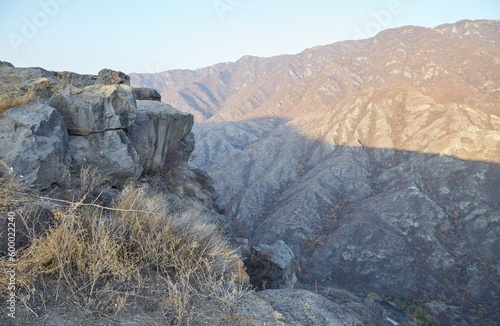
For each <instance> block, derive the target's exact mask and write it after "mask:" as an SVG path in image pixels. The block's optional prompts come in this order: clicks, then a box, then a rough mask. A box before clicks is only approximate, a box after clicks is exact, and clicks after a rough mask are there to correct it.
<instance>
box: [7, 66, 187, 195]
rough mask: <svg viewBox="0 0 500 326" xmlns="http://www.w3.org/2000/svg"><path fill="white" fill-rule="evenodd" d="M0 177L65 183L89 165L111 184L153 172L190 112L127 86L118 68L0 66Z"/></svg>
mask: <svg viewBox="0 0 500 326" xmlns="http://www.w3.org/2000/svg"><path fill="white" fill-rule="evenodd" d="M0 101H1V105H0V106H1V107H0V113H1V114H0V162H2V164H1V165H2V168H1V169H0V171H1V172H2V176H4V177H6V176H9V177H13V178H16V179H17V180H21V181H22V182H23V183H24V184H25V185H26V186H31V185H33V186H35V187H37V188H39V189H48V188H50V187H51V186H55V185H59V186H63V187H64V186H65V185H67V184H68V182H70V179H71V173H77V172H78V171H79V170H80V169H81V168H82V167H86V166H97V167H98V168H99V173H102V174H104V175H106V176H108V177H109V179H110V181H112V182H113V184H114V185H116V186H122V185H123V184H125V183H126V182H127V181H129V180H134V179H137V178H139V176H141V175H142V174H143V173H149V172H153V171H156V170H158V169H160V168H161V167H163V166H164V165H165V162H166V160H168V157H167V156H168V154H167V153H168V151H169V149H170V148H172V147H173V146H174V145H176V144H177V143H179V142H180V141H183V140H184V139H185V138H186V136H188V135H189V134H190V132H191V128H192V126H193V116H192V115H191V114H187V113H183V112H180V111H178V110H176V109H174V108H172V107H171V106H169V105H167V104H164V103H161V102H159V94H158V93H157V92H156V91H154V90H151V89H144V88H138V89H134V88H132V87H130V78H129V77H128V76H127V75H125V74H124V73H121V72H116V71H112V70H109V69H103V70H102V71H100V72H99V74H98V75H97V76H93V75H79V74H76V73H72V72H52V71H46V70H44V69H41V68H16V67H13V66H12V65H11V64H9V63H6V62H2V63H1V64H0Z"/></svg>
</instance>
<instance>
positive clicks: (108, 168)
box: [69, 130, 143, 187]
mask: <svg viewBox="0 0 500 326" xmlns="http://www.w3.org/2000/svg"><path fill="white" fill-rule="evenodd" d="M69 149H70V151H71V155H72V156H73V159H74V160H75V167H74V168H76V169H78V168H79V167H83V166H89V165H91V166H97V167H98V170H99V172H100V173H103V174H106V175H107V176H108V177H109V179H110V181H112V182H113V183H114V185H116V186H119V187H120V186H123V185H124V184H125V183H126V182H127V181H129V180H136V179H138V178H139V176H140V175H141V173H142V170H143V169H142V166H141V165H140V159H139V155H138V154H137V151H136V150H135V148H134V146H132V143H131V142H130V140H129V138H128V137H127V135H126V134H125V132H124V131H123V130H109V131H105V132H101V133H94V134H90V135H87V136H70V139H69Z"/></svg>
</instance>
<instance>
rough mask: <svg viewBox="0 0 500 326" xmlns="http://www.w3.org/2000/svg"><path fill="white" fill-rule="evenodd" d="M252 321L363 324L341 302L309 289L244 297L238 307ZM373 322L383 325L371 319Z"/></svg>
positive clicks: (258, 293) (292, 323)
mask: <svg viewBox="0 0 500 326" xmlns="http://www.w3.org/2000/svg"><path fill="white" fill-rule="evenodd" d="M238 312H239V313H240V314H241V315H242V316H245V317H247V318H248V319H249V320H250V321H251V323H252V325H255V326H258V325H259V326H260V325H280V326H281V325H290V326H291V325H297V326H299V325H327V326H340V325H342V326H344V325H345V326H347V325H352V326H354V325H362V323H361V322H360V321H359V320H358V319H357V318H356V317H354V316H352V315H351V314H349V313H348V312H346V311H345V310H344V309H343V308H342V307H340V306H339V305H338V304H335V303H333V302H332V301H330V300H328V299H326V298H324V297H322V296H320V295H318V294H315V293H312V292H310V291H305V290H266V291H261V292H257V293H255V294H249V295H247V296H246V297H245V298H243V303H242V306H241V307H240V308H239V311H238ZM371 325H383V324H382V320H377V319H375V318H372V319H371Z"/></svg>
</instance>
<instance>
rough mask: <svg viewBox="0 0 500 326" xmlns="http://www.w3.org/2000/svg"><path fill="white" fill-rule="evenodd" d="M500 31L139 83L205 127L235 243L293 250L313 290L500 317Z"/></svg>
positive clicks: (336, 49) (497, 25)
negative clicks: (343, 291) (415, 302)
mask: <svg viewBox="0 0 500 326" xmlns="http://www.w3.org/2000/svg"><path fill="white" fill-rule="evenodd" d="M499 30H500V22H499V21H461V22H458V23H456V24H447V25H442V26H438V27H436V28H422V27H415V26H408V27H402V28H397V29H393V30H388V31H384V32H382V33H380V34H378V35H377V36H376V37H374V38H371V39H367V40H362V41H347V42H340V43H336V44H332V45H327V46H321V47H316V48H312V49H308V50H305V51H304V52H302V53H300V54H298V55H284V56H278V57H272V58H256V57H243V58H242V59H240V60H239V61H237V62H235V63H224V64H218V65H215V66H212V67H207V68H203V69H199V70H196V71H187V70H182V71H181V70H176V71H167V72H163V73H158V74H131V82H132V84H133V85H142V86H147V87H153V88H155V89H157V90H158V91H159V92H160V93H161V94H162V98H163V101H165V102H167V103H170V104H172V105H174V106H175V107H177V108H179V109H182V110H184V111H188V112H190V113H192V114H193V115H194V116H195V120H196V121H197V122H199V124H198V125H195V127H194V131H195V135H196V142H197V145H196V150H195V151H194V152H193V155H192V156H191V160H190V163H191V165H193V166H196V167H199V168H203V169H205V170H207V171H208V173H209V174H210V175H211V177H212V178H213V179H214V180H215V184H214V187H215V189H216V190H217V191H218V192H219V194H220V197H219V200H218V203H219V205H221V206H223V207H225V211H226V217H227V218H228V220H229V222H230V224H231V227H232V231H233V232H234V233H235V234H237V235H239V236H241V237H245V238H248V239H249V240H250V242H251V243H252V242H255V243H269V244H270V243H272V242H274V241H275V240H276V239H282V240H285V242H286V243H287V244H288V245H290V247H291V248H292V249H293V251H294V252H295V254H296V255H297V256H298V257H299V261H300V266H301V272H300V274H299V275H298V276H299V286H303V287H306V288H307V287H309V288H315V289H318V288H319V289H325V293H328V289H329V288H330V287H333V286H335V287H344V288H348V289H350V290H352V291H354V292H362V293H369V292H375V293H377V294H379V295H381V296H383V297H390V298H394V297H404V298H405V299H404V301H405V302H406V305H407V306H410V305H411V302H413V300H421V301H423V302H424V306H425V309H426V311H427V312H429V313H430V314H432V315H434V316H439V319H440V321H441V322H442V324H443V325H451V324H456V325H470V324H481V325H495V323H496V321H497V320H499V319H500V315H499V312H498V308H497V307H498V306H499V304H500V303H499V302H498V298H499V297H500V278H499V274H498V270H497V269H498V268H497V266H498V264H499V263H500V260H499V258H498V255H497V254H496V253H497V252H499V251H500V242H499V235H500V200H499V198H500V192H499V188H498V184H500V165H499V163H500V132H499V130H500V117H499V105H500V77H499V76H500V61H499V59H498V58H500V47H499V42H500V36H499V34H498V31H499Z"/></svg>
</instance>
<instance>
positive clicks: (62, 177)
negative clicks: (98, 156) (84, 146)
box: [0, 102, 71, 188]
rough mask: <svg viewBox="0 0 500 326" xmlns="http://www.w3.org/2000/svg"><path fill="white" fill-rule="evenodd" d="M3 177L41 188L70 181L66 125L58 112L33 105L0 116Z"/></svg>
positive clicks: (47, 107)
mask: <svg viewBox="0 0 500 326" xmlns="http://www.w3.org/2000/svg"><path fill="white" fill-rule="evenodd" d="M0 162H1V163H2V165H3V166H4V172H3V174H4V175H2V177H14V178H16V179H18V180H20V181H22V182H23V183H24V184H25V185H31V184H34V183H36V184H37V185H38V186H39V187H41V188H49V187H50V186H51V185H52V184H58V185H65V184H67V183H68V182H69V180H70V171H69V168H70V164H71V155H70V152H69V150H68V134H67V130H66V124H65V123H64V120H63V118H62V117H61V115H60V114H59V112H58V111H57V110H56V109H54V108H53V107H50V106H48V105H45V104H42V103H38V102H33V103H29V104H25V105H22V106H18V107H15V108H12V109H10V110H7V111H6V112H4V113H3V114H0Z"/></svg>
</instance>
